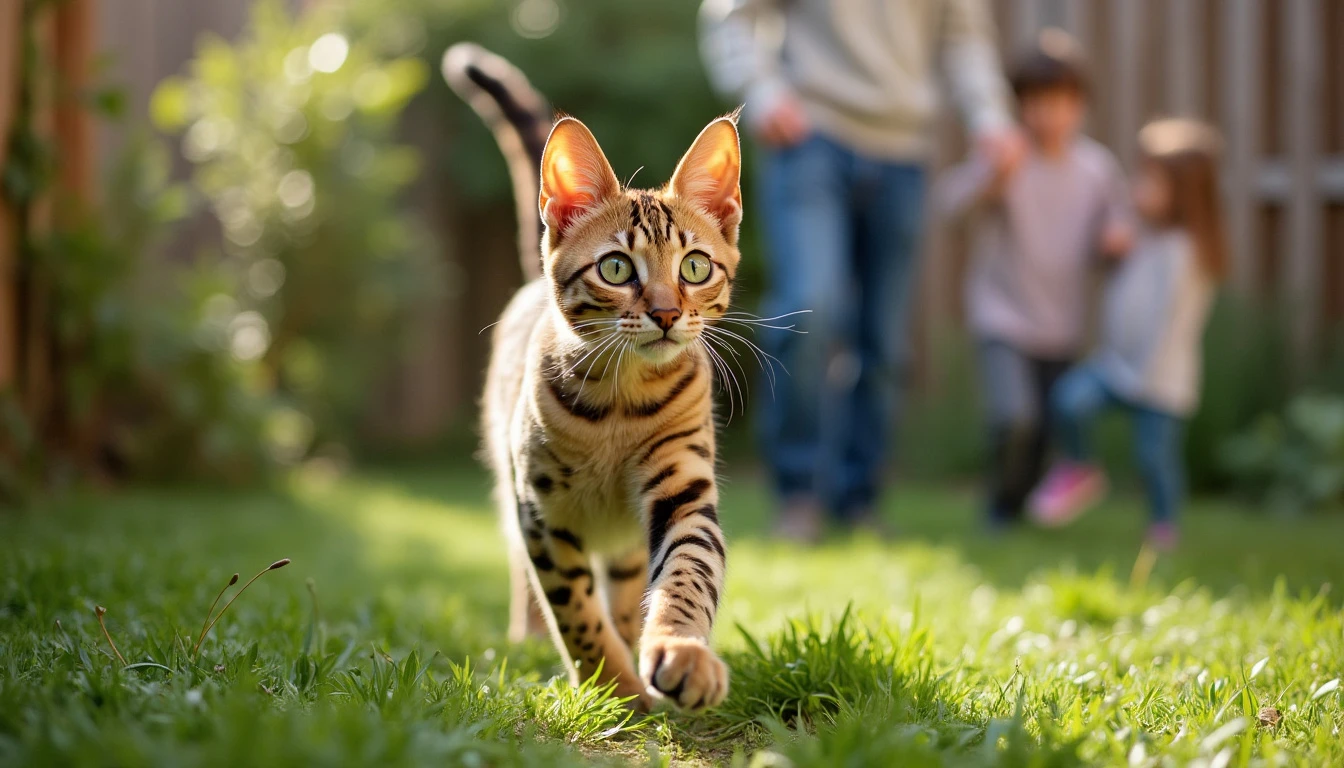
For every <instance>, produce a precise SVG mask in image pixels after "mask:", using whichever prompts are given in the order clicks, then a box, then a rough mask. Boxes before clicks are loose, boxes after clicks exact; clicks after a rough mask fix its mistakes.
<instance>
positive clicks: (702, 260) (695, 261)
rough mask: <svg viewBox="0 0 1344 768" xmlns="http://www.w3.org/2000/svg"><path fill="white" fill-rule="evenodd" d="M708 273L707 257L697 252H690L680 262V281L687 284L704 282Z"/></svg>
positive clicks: (709, 269)
mask: <svg viewBox="0 0 1344 768" xmlns="http://www.w3.org/2000/svg"><path fill="white" fill-rule="evenodd" d="M710 271H711V267H710V266H709V257H708V256H706V255H705V254H703V253H701V252H699V251H692V252H690V253H688V254H686V258H684V259H682V260H681V279H682V280H685V281H686V282H688V283H703V282H705V281H706V280H708V279H709V273H710Z"/></svg>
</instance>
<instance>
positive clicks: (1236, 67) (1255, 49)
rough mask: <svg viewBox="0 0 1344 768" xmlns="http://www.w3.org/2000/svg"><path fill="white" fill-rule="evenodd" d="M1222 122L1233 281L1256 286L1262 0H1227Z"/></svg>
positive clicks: (1247, 289) (1248, 290) (1249, 288)
mask: <svg viewBox="0 0 1344 768" xmlns="http://www.w3.org/2000/svg"><path fill="white" fill-rule="evenodd" d="M1223 14H1224V17H1223V18H1224V20H1225V23H1226V26H1225V27H1224V31H1223V45H1222V69H1223V72H1224V73H1225V74H1224V76H1223V78H1222V86H1223V98H1222V111H1223V115H1222V118H1223V126H1224V128H1225V130H1226V133H1227V157H1226V159H1225V166H1226V168H1227V170H1228V173H1227V176H1226V180H1225V181H1226V185H1225V190H1226V199H1227V206H1228V208H1227V214H1228V215H1227V225H1228V240H1229V242H1230V243H1231V246H1232V285H1233V286H1234V287H1236V288H1237V289H1239V290H1240V291H1241V292H1243V293H1246V294H1250V293H1252V292H1253V291H1254V290H1255V285H1256V282H1257V280H1256V278H1257V277H1258V274H1257V273H1258V272H1259V270H1258V269H1257V266H1258V265H1257V264H1256V256H1257V255H1258V254H1259V237H1260V227H1259V214H1260V211H1259V205H1258V199H1257V198H1258V190H1259V187H1260V152H1261V146H1260V145H1261V140H1260V115H1261V111H1260V94H1261V85H1260V84H1261V77H1262V71H1263V69H1264V66H1263V58H1264V56H1263V53H1262V51H1261V43H1260V41H1261V37H1262V36H1263V33H1262V30H1263V25H1264V6H1263V5H1262V4H1261V0H1227V2H1226V3H1225V5H1224V6H1223Z"/></svg>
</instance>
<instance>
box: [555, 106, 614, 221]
mask: <svg viewBox="0 0 1344 768" xmlns="http://www.w3.org/2000/svg"><path fill="white" fill-rule="evenodd" d="M620 193H621V185H620V182H618V181H617V180H616V174H615V173H613V172H612V170H611V164H610V163H608V162H607V156H606V155H604V154H602V148H601V147H599V146H598V145H597V139H595V138H593V134H592V133H591V132H590V131H589V130H588V128H587V126H585V125H584V124H583V123H581V122H579V121H578V120H575V119H574V118H572V117H564V118H561V119H560V121H559V122H557V123H556V124H555V126H554V127H552V128H551V135H550V138H548V139H546V149H545V151H544V152H542V153H541V195H540V196H539V199H538V201H537V204H538V205H539V206H540V208H541V220H542V221H543V222H545V223H546V226H547V227H549V228H550V229H551V230H552V231H553V232H555V233H556V234H559V235H563V234H564V232H565V230H566V229H567V228H568V227H569V226H570V224H572V223H573V222H574V220H575V219H577V218H579V217H580V216H582V215H583V214H585V213H587V212H588V211H590V210H592V209H593V208H594V207H596V206H597V205H598V204H599V203H601V202H603V201H604V200H607V199H610V198H612V197H615V196H617V195H619V194H620Z"/></svg>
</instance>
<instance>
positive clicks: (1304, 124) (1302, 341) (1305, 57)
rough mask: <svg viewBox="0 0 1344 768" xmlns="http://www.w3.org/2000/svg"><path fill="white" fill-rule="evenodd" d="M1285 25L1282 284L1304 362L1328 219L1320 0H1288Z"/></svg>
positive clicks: (1317, 302) (1313, 328) (1315, 314)
mask: <svg viewBox="0 0 1344 768" xmlns="http://www.w3.org/2000/svg"><path fill="white" fill-rule="evenodd" d="M1285 6H1286V10H1287V19H1286V23H1285V24H1284V25H1283V35H1284V38H1283V72H1284V73H1285V74H1286V82H1285V83H1284V87H1283V89H1282V90H1283V93H1284V99H1285V103H1284V104H1283V108H1281V109H1280V112H1279V114H1280V119H1281V120H1282V121H1283V135H1284V137H1285V138H1286V140H1287V150H1288V166H1289V168H1290V169H1291V176H1292V188H1291V190H1290V191H1289V198H1288V211H1287V214H1288V215H1287V227H1286V228H1285V232H1284V243H1283V246H1282V247H1283V255H1284V256H1285V259H1284V274H1283V280H1282V282H1281V284H1282V286H1283V291H1284V296H1283V298H1284V305H1285V306H1288V307H1292V312H1291V314H1290V315H1289V322H1290V323H1291V330H1292V334H1293V345H1294V349H1295V351H1296V352H1297V356H1298V362H1299V364H1305V363H1306V362H1307V361H1308V358H1309V355H1310V354H1311V353H1312V351H1313V345H1314V342H1315V339H1316V332H1317V330H1318V329H1319V324H1320V313H1321V306H1322V301H1321V299H1322V285H1321V280H1322V275H1323V274H1324V269H1323V268H1324V266H1325V264H1324V262H1323V261H1322V260H1321V226H1322V223H1323V221H1324V219H1323V217H1322V210H1321V195H1320V189H1319V188H1318V182H1317V165H1318V162H1317V161H1318V157H1319V149H1320V147H1319V143H1320V130H1319V123H1318V120H1317V119H1316V117H1317V116H1318V115H1319V110H1318V105H1319V104H1318V103H1319V101H1320V99H1321V98H1322V97H1323V96H1324V94H1323V93H1322V85H1323V79H1322V68H1321V53H1322V51H1321V46H1320V37H1319V33H1320V24H1321V21H1322V17H1323V16H1324V14H1323V13H1322V8H1321V5H1320V3H1319V2H1318V0H1287V2H1285Z"/></svg>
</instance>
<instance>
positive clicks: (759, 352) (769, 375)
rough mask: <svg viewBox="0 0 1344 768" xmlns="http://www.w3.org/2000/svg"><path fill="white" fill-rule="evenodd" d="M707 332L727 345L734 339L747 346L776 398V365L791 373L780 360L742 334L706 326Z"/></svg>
mask: <svg viewBox="0 0 1344 768" xmlns="http://www.w3.org/2000/svg"><path fill="white" fill-rule="evenodd" d="M705 332H706V333H708V334H709V335H710V336H711V337H716V336H717V337H718V338H719V340H720V341H721V342H724V343H726V339H732V340H734V341H739V342H741V343H743V344H745V345H746V346H747V349H748V350H750V351H751V353H752V354H753V355H755V357H756V362H757V363H758V364H759V365H760V366H761V370H762V371H764V372H765V377H766V381H768V382H769V384H770V394H771V396H772V397H773V396H774V391H775V371H774V367H775V365H776V364H778V365H779V367H780V368H781V369H783V370H784V373H785V374H787V373H788V372H789V370H788V368H786V367H785V366H784V363H783V362H781V361H780V360H779V358H777V357H775V356H774V355H772V354H770V353H769V352H766V351H765V350H763V349H761V348H760V347H759V346H757V345H756V344H755V343H754V342H752V341H751V340H750V339H748V338H746V337H745V336H742V335H741V334H738V333H734V332H733V331H730V330H728V329H726V328H719V327H711V326H706V328H705Z"/></svg>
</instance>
